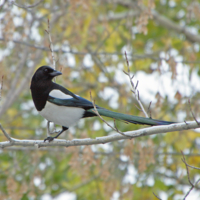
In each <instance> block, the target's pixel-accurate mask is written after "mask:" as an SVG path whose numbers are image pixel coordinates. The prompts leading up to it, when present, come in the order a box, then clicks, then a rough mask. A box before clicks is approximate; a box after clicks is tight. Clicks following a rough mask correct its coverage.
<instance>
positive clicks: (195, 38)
mask: <svg viewBox="0 0 200 200" xmlns="http://www.w3.org/2000/svg"><path fill="white" fill-rule="evenodd" d="M139 15H140V10H134V11H127V12H121V13H111V14H109V15H107V16H99V20H100V21H104V20H106V21H113V20H120V19H125V18H127V16H128V17H137V16H139ZM152 15H153V19H154V20H155V22H156V23H158V24H159V25H160V26H163V27H165V28H167V29H168V30H173V31H175V32H177V33H178V34H180V33H182V34H184V35H185V36H186V38H187V39H188V40H189V41H190V42H198V43H200V36H199V35H196V34H193V33H191V32H190V31H189V30H188V29H187V28H185V27H181V26H180V25H178V24H177V23H175V22H173V21H172V20H170V19H168V18H167V17H165V16H163V15H161V14H159V13H158V12H156V11H155V10H152Z"/></svg>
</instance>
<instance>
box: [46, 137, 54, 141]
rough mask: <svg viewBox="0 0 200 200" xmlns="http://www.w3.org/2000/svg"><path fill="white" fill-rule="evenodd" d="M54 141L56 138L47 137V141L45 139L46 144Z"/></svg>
mask: <svg viewBox="0 0 200 200" xmlns="http://www.w3.org/2000/svg"><path fill="white" fill-rule="evenodd" d="M53 139H54V137H47V138H46V139H44V142H46V141H49V142H51V141H53Z"/></svg>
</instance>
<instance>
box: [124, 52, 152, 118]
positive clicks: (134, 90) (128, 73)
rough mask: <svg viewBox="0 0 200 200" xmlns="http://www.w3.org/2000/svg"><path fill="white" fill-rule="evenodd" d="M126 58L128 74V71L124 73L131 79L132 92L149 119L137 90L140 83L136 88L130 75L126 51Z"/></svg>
mask: <svg viewBox="0 0 200 200" xmlns="http://www.w3.org/2000/svg"><path fill="white" fill-rule="evenodd" d="M125 58H126V63H127V67H128V72H126V71H123V72H124V73H125V74H126V75H127V76H128V77H129V80H130V83H131V86H132V90H131V91H132V92H133V94H134V95H135V98H136V100H137V102H138V104H139V105H140V108H141V110H142V112H143V113H144V115H145V117H147V118H148V117H149V116H148V114H147V112H146V111H145V109H144V106H143V105H142V102H141V101H140V95H139V90H137V87H138V83H139V81H137V83H136V86H135V85H134V83H133V78H134V76H131V74H130V67H129V61H128V58H127V54H126V51H125Z"/></svg>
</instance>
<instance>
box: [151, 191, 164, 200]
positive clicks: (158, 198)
mask: <svg viewBox="0 0 200 200" xmlns="http://www.w3.org/2000/svg"><path fill="white" fill-rule="evenodd" d="M153 194H154V196H155V197H156V198H157V199H159V200H162V199H161V198H159V197H158V196H157V195H156V194H155V193H154V192H153Z"/></svg>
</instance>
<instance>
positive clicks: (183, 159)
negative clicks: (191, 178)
mask: <svg viewBox="0 0 200 200" xmlns="http://www.w3.org/2000/svg"><path fill="white" fill-rule="evenodd" d="M181 153H182V155H183V158H182V161H183V162H184V164H185V165H187V166H188V167H191V168H193V169H198V170H200V168H199V167H194V166H192V165H189V164H188V163H187V162H186V160H185V156H184V154H183V152H182V151H181Z"/></svg>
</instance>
